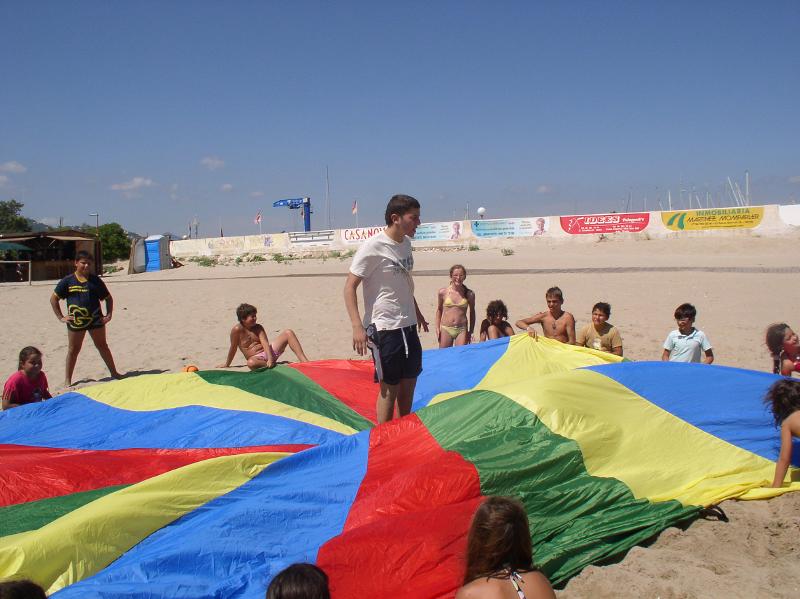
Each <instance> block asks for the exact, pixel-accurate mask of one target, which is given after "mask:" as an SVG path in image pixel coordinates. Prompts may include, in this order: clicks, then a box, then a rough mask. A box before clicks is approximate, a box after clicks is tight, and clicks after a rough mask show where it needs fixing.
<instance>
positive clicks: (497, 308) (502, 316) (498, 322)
mask: <svg viewBox="0 0 800 599" xmlns="http://www.w3.org/2000/svg"><path fill="white" fill-rule="evenodd" d="M506 318H508V308H506V305H505V304H504V303H503V300H493V301H491V302H489V305H488V306H486V318H484V319H483V322H481V341H486V340H487V339H499V338H501V337H511V336H512V335H514V327H512V326H511V324H510V323H508V322H507V321H506Z"/></svg>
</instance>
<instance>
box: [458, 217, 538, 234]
mask: <svg viewBox="0 0 800 599" xmlns="http://www.w3.org/2000/svg"><path fill="white" fill-rule="evenodd" d="M548 220H549V219H547V218H544V217H541V216H540V217H538V218H497V219H492V220H473V221H471V222H470V224H471V225H472V234H473V235H475V237H536V236H538V235H545V234H546V233H547V231H548V230H549V228H550V227H549V223H548Z"/></svg>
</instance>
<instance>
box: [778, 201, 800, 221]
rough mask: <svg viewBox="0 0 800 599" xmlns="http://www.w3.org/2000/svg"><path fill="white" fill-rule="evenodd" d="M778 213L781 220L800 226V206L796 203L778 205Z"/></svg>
mask: <svg viewBox="0 0 800 599" xmlns="http://www.w3.org/2000/svg"><path fill="white" fill-rule="evenodd" d="M778 214H779V215H780V217H781V220H782V221H783V222H784V223H786V224H787V225H792V226H794V227H800V206H798V205H795V204H792V205H790V206H778Z"/></svg>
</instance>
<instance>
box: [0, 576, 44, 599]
mask: <svg viewBox="0 0 800 599" xmlns="http://www.w3.org/2000/svg"><path fill="white" fill-rule="evenodd" d="M0 599H47V595H45V592H44V589H43V588H42V587H40V586H39V585H38V584H36V583H35V582H33V581H30V580H7V581H5V582H0Z"/></svg>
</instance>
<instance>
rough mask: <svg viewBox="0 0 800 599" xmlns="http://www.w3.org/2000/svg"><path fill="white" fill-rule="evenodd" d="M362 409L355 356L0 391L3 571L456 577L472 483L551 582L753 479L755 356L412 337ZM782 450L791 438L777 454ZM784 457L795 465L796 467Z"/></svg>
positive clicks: (215, 593) (367, 593) (198, 578)
mask: <svg viewBox="0 0 800 599" xmlns="http://www.w3.org/2000/svg"><path fill="white" fill-rule="evenodd" d="M424 368H425V371H424V373H423V375H422V376H421V377H420V379H419V383H418V386H417V391H416V394H415V398H414V412H415V413H414V414H412V415H411V416H409V417H406V418H403V419H399V420H395V421H393V422H390V423H387V424H385V425H383V426H379V427H375V426H374V420H375V405H374V404H375V395H376V386H375V385H374V384H373V383H372V378H371V365H370V364H369V363H368V362H356V361H344V360H334V361H323V362H312V363H308V364H292V365H291V366H279V367H277V368H276V369H274V370H271V371H261V372H254V373H250V372H246V373H245V372H228V371H202V372H198V373H179V374H162V375H152V376H141V377H136V378H131V379H128V380H124V381H119V382H114V383H108V384H104V385H96V386H94V387H88V388H85V389H81V391H80V392H74V393H69V394H65V395H62V396H60V397H58V398H56V399H54V400H52V401H48V402H44V403H41V404H33V405H29V406H24V407H22V408H16V409H14V410H10V411H7V412H4V413H2V415H0V481H2V484H0V506H2V507H0V512H1V513H0V578H7V577H29V578H32V579H34V580H36V581H37V582H39V583H40V584H42V585H43V586H45V587H46V588H48V589H49V591H50V592H53V593H55V597H57V598H59V599H62V598H69V597H81V598H85V597H142V598H144V597H151V598H152V597H165V598H167V597H169V598H176V597H180V598H189V597H192V598H194V597H237V598H240V597H243V598H253V599H255V598H262V597H263V596H264V592H265V589H266V587H267V585H268V583H269V581H270V580H271V579H272V577H273V576H274V575H275V574H276V573H277V572H279V571H280V570H281V569H283V568H284V567H286V566H287V565H289V564H291V563H294V562H300V561H306V562H313V563H317V564H318V565H320V566H321V567H323V568H324V569H325V570H326V572H328V574H329V575H330V578H331V587H332V590H333V595H334V597H336V598H339V599H342V598H349V597H378V596H384V597H413V598H428V597H431V598H433V597H452V596H453V595H454V593H455V590H456V589H457V587H458V586H459V579H460V573H461V571H462V561H461V560H462V557H463V551H464V547H465V543H466V532H467V529H468V527H469V522H470V519H471V517H472V514H473V513H474V510H475V509H476V507H477V505H478V504H479V503H480V501H481V499H482V497H484V496H486V495H498V494H499V495H513V496H516V497H519V498H520V499H521V500H522V501H523V503H524V504H525V506H526V509H527V511H528V515H529V519H530V522H531V527H532V534H533V541H534V547H535V561H536V562H537V564H538V565H539V566H540V567H541V568H542V569H543V570H544V572H545V573H546V574H547V575H548V576H549V577H550V578H551V580H552V581H553V582H554V583H561V582H564V581H566V580H567V579H568V578H569V577H571V576H573V575H575V574H576V573H577V572H579V571H580V570H581V569H582V568H583V567H584V566H586V565H587V564H589V563H592V562H597V561H598V560H602V559H604V558H607V557H610V556H613V555H616V554H619V553H621V552H623V551H625V550H627V549H629V548H630V547H632V546H633V545H635V544H636V543H639V542H641V541H643V540H645V539H647V538H648V537H651V536H652V535H654V534H655V533H657V532H659V531H661V530H663V529H664V528H665V527H668V526H670V525H673V524H675V523H677V522H681V521H687V520H690V519H692V518H695V517H697V516H698V514H699V513H700V512H701V510H702V508H703V507H704V506H709V505H712V504H715V503H717V502H719V501H722V500H723V499H727V498H731V497H742V498H745V499H757V498H766V497H771V496H774V495H777V494H779V493H782V492H786V491H787V490H798V489H800V483H797V482H795V483H792V484H791V486H789V485H787V486H784V488H782V489H766V488H762V487H764V486H765V485H767V484H768V483H769V482H770V481H771V480H772V476H773V473H774V462H773V460H774V459H775V458H776V457H777V453H778V443H779V440H778V434H777V431H776V430H775V428H774V426H773V425H772V423H771V420H770V415H769V414H768V413H767V411H766V410H765V409H764V407H763V406H762V404H761V397H763V395H764V392H765V391H766V389H767V388H768V387H769V385H770V384H771V383H772V382H773V381H774V380H775V378H776V377H774V376H773V375H769V374H764V373H757V372H752V371H746V370H739V369H732V368H725V367H719V366H712V367H707V366H702V365H692V364H670V363H648V362H642V363H634V362H619V359H618V358H616V357H614V356H610V355H608V354H603V353H600V352H595V351H593V350H589V349H581V348H574V347H570V346H565V345H562V344H559V343H557V342H551V341H549V340H546V339H540V340H539V341H534V340H533V339H531V338H529V337H527V336H526V335H520V336H516V337H513V338H511V339H502V340H497V341H493V342H487V343H482V344H476V345H471V346H466V347H462V348H453V349H449V350H437V351H429V352H426V353H425V355H424ZM794 464H795V465H800V460H795V461H794ZM796 474H797V471H796V470H793V476H796Z"/></svg>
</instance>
